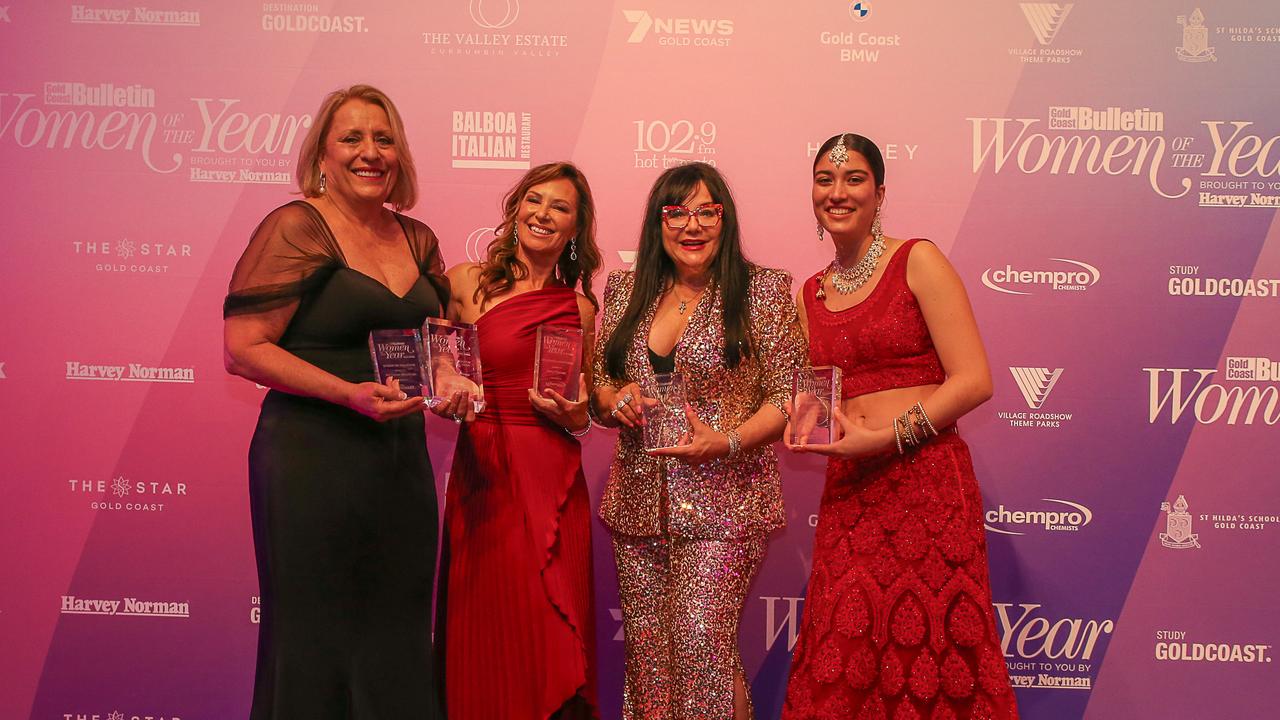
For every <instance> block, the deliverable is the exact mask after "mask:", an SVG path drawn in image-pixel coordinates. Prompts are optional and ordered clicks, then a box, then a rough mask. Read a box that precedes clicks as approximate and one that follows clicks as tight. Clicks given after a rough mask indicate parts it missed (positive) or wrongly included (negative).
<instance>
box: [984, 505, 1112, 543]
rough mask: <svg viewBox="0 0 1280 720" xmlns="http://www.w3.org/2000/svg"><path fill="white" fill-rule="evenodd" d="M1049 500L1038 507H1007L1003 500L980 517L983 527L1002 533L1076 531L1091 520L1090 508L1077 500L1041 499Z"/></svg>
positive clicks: (1023, 533)
mask: <svg viewBox="0 0 1280 720" xmlns="http://www.w3.org/2000/svg"><path fill="white" fill-rule="evenodd" d="M1041 502H1046V503H1050V504H1049V505H1045V506H1042V507H1037V508H1027V509H1023V508H1009V507H1005V506H1004V504H1003V503H1001V504H1000V506H999V507H996V508H994V509H991V510H988V511H987V513H986V515H985V516H984V517H983V520H985V527H986V528H987V530H989V531H991V532H993V533H999V534H1001V535H1026V534H1028V533H1032V532H1079V531H1080V530H1081V529H1082V528H1084V527H1085V526H1086V525H1088V524H1089V523H1091V522H1093V511H1092V510H1090V509H1089V508H1087V507H1085V506H1084V505H1081V504H1080V503H1078V502H1072V501H1070V500H1057V499H1054V498H1042V499H1041Z"/></svg>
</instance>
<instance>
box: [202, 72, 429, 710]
mask: <svg viewBox="0 0 1280 720" xmlns="http://www.w3.org/2000/svg"><path fill="white" fill-rule="evenodd" d="M297 175H298V184H299V186H300V188H301V190H302V194H303V195H304V196H305V198H306V199H305V200H298V201H294V202H291V203H289V204H287V205H284V206H283V207H280V208H277V209H276V210H274V211H272V212H271V214H269V215H268V216H267V217H266V219H264V220H263V221H262V224H261V225H259V226H258V228H257V230H255V231H254V233H253V237H252V239H251V240H250V241H249V247H248V248H247V249H246V250H245V252H244V255H243V256H242V257H241V258H240V261H239V262H238V263H237V264H236V268H235V272H234V273H233V275H232V278H231V285H230V291H229V294H228V295H227V298H226V303H225V306H224V309H223V314H224V317H225V324H224V333H225V338H224V339H225V351H226V365H227V370H228V371H229V372H231V373H234V374H236V375H240V376H243V377H245V378H247V379H249V380H253V381H255V382H258V383H261V384H263V385H266V386H268V387H269V388H271V391H270V392H268V393H267V396H266V399H265V400H264V401H263V403H262V412H261V415H260V416H259V419H258V427H257V430H256V431H255V432H254V436H253V442H252V444H251V445H250V448H249V494H250V509H251V513H252V518H253V535H254V546H255V549H256V554H257V562H258V577H259V583H260V585H261V596H262V619H261V625H260V628H259V638H258V665H257V675H256V678H255V683H254V692H253V710H252V714H251V717H252V718H253V720H266V719H268V718H308V720H316V719H320V718H359V719H360V720H367V719H369V718H397V719H399V718H415V719H417V718H432V717H436V716H437V715H438V711H437V707H438V703H437V696H436V689H435V685H434V679H433V678H434V677H435V674H434V672H433V671H432V669H431V665H430V663H431V653H430V652H429V648H430V643H431V638H430V626H429V618H430V615H431V613H430V606H431V578H432V571H433V568H434V564H435V554H436V497H435V485H434V481H433V478H432V473H431V463H430V460H429V459H428V457H427V450H426V442H425V438H424V436H423V417H422V411H423V409H424V407H425V406H424V405H423V403H422V400H421V398H416V397H414V398H406V397H405V395H404V394H403V393H401V391H400V387H399V382H398V381H396V380H394V379H392V380H389V381H388V383H387V384H381V383H377V382H373V380H374V373H373V368H372V363H371V360H370V357H369V350H368V344H367V338H368V335H369V331H370V330H373V329H375V328H410V327H417V326H419V325H421V324H422V322H423V321H424V319H425V318H426V317H427V316H428V315H440V314H441V311H442V309H443V308H444V307H446V305H447V302H448V284H447V281H446V280H445V279H444V276H443V269H444V264H443V261H442V260H441V258H440V252H439V248H438V244H437V241H436V237H435V235H434V234H433V233H432V232H431V229H430V228H428V227H427V226H426V225H423V224H422V223H420V222H418V221H416V220H412V219H410V218H407V217H405V216H403V215H400V214H399V213H398V212H392V211H391V210H389V209H387V208H386V207H384V205H385V204H386V203H390V204H391V205H392V206H394V207H395V208H396V210H400V209H404V208H409V207H412V206H413V204H414V201H415V200H416V196H417V182H416V178H415V175H414V166H413V160H412V157H411V156H410V154H409V150H408V147H407V146H406V145H405V136H404V129H403V124H402V123H401V121H400V117H399V114H398V113H397V112H396V109H395V106H394V105H392V104H391V101H390V100H389V99H388V98H387V97H386V96H385V95H384V94H383V93H381V92H380V91H378V90H376V89H374V88H371V87H368V86H363V85H357V86H354V87H352V88H350V89H348V90H345V91H338V92H335V93H332V94H330V95H329V96H328V97H326V98H325V101H324V103H323V104H322V105H321V108H320V111H319V112H318V113H317V114H316V118H315V122H314V124H313V126H312V128H311V132H310V133H309V134H308V136H307V140H306V141H305V142H304V143H303V149H302V153H301V157H300V158H299V163H298V172H297Z"/></svg>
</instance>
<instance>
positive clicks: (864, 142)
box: [813, 133, 884, 187]
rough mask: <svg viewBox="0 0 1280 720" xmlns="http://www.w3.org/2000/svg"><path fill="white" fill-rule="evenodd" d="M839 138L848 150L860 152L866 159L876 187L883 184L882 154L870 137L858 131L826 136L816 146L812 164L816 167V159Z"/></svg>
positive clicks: (838, 140)
mask: <svg viewBox="0 0 1280 720" xmlns="http://www.w3.org/2000/svg"><path fill="white" fill-rule="evenodd" d="M841 138H844V146H845V147H847V148H849V152H856V153H861V154H862V157H864V158H866V159H867V164H868V165H870V166H871V176H872V177H874V178H875V179H876V187H880V186H881V185H883V184H884V156H883V155H881V154H880V148H878V147H876V144H875V143H874V142H872V141H871V139H870V138H868V137H866V136H863V135H859V134H858V133H840V134H839V135H832V136H831V137H829V138H827V141H826V142H824V143H822V147H820V148H818V154H817V155H814V156H813V166H814V167H815V168H817V167H818V161H819V160H821V159H822V158H824V157H826V156H827V153H829V152H831V148H833V147H835V146H836V143H838V142H840V139H841Z"/></svg>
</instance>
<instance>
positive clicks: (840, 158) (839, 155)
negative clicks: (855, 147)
mask: <svg viewBox="0 0 1280 720" xmlns="http://www.w3.org/2000/svg"><path fill="white" fill-rule="evenodd" d="M827 159H828V160H830V161H831V164H832V165H835V166H836V167H840V166H841V165H843V164H845V163H846V162H848V161H849V148H847V147H845V145H844V133H840V142H837V143H836V144H835V146H834V147H832V148H831V152H829V153H827Z"/></svg>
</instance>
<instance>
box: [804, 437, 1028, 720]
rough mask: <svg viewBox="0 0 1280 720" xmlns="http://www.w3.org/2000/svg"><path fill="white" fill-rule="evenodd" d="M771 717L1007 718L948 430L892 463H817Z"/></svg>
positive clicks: (965, 460)
mask: <svg viewBox="0 0 1280 720" xmlns="http://www.w3.org/2000/svg"><path fill="white" fill-rule="evenodd" d="M782 717H783V718H787V719H793V720H801V719H802V718H803V719H807V718H841V719H842V720H847V719H853V718H857V719H858V720H862V719H864V718H865V719H868V720H872V719H874V720H879V719H882V718H883V719H885V720H905V719H908V718H910V719H915V718H920V719H922V720H969V719H970V718H972V719H973V720H978V719H984V718H991V719H994V720H1015V719H1016V718H1017V717H1018V711H1017V704H1016V701H1015V699H1014V695H1013V690H1012V688H1011V687H1010V685H1009V675H1008V671H1007V669H1006V667H1005V663H1004V656H1003V654H1002V651H1001V647H1000V640H999V637H998V635H997V633H996V625H995V617H994V613H993V611H992V606H991V585H990V581H989V580H988V575H987V546H986V538H985V536H984V534H983V527H982V497H981V495H980V494H979V492H978V483H977V480H976V479H975V478H974V474H973V463H972V461H971V460H970V457H969V449H968V447H967V446H966V445H965V443H964V441H963V440H961V439H960V436H959V435H958V434H956V432H955V430H954V429H949V430H947V431H944V432H943V433H942V434H941V435H940V436H938V437H937V438H934V439H933V440H931V441H929V442H928V443H927V444H926V445H924V446H922V447H921V448H919V449H918V450H916V451H914V452H912V453H910V454H909V455H908V456H907V457H905V458H904V457H901V456H898V455H896V454H891V455H880V456H876V457H873V458H868V459H862V460H859V461H848V460H840V459H833V460H832V461H831V462H830V463H829V464H828V466H827V481H826V487H825V489H824V491H823V496H822V504H821V509H820V511H819V515H818V529H817V533H816V535H815V538H814V549H813V575H812V576H811V577H810V580H809V590H808V596H807V599H806V600H805V606H804V615H803V619H802V620H801V628H800V637H799V640H798V641H797V644H796V647H795V653H794V655H793V657H792V661H791V677H790V680H789V683H788V686H787V699H786V705H785V707H784V709H783V712H782Z"/></svg>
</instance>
